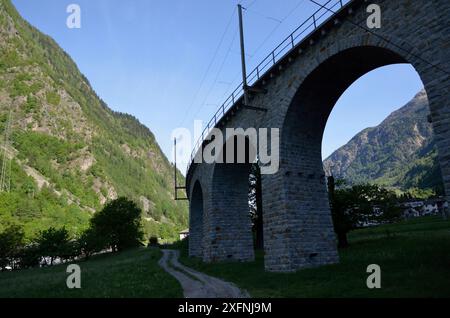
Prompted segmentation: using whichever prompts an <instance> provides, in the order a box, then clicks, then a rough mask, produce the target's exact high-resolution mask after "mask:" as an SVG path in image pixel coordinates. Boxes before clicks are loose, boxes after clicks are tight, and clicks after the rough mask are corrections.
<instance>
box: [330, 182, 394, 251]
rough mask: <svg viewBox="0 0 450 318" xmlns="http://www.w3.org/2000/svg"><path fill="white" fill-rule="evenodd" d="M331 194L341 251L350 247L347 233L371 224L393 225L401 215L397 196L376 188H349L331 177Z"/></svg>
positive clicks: (368, 185)
mask: <svg viewBox="0 0 450 318" xmlns="http://www.w3.org/2000/svg"><path fill="white" fill-rule="evenodd" d="M328 193H329V197H330V206H331V214H332V217H333V225H334V231H335V232H336V235H337V238H338V247H340V248H345V247H347V246H348V245H349V244H348V239H347V234H348V233H349V232H350V231H352V230H354V229H356V228H359V227H362V226H365V225H369V224H380V223H387V222H393V221H395V220H397V219H399V218H400V216H401V209H400V208H399V207H398V204H397V196H396V195H395V193H394V192H393V191H389V190H387V189H384V188H381V187H379V186H377V185H371V184H363V185H354V186H352V187H346V186H345V182H344V181H342V180H338V181H337V182H335V180H334V178H333V177H329V178H328Z"/></svg>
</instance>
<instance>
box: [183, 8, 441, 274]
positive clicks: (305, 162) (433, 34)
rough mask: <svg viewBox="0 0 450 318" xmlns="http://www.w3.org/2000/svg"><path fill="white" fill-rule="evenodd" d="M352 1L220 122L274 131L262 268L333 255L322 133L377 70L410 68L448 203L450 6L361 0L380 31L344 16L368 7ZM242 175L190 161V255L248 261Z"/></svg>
mask: <svg viewBox="0 0 450 318" xmlns="http://www.w3.org/2000/svg"><path fill="white" fill-rule="evenodd" d="M353 3H354V5H353V6H352V7H351V8H352V11H351V12H350V11H348V12H345V16H344V17H342V16H340V17H339V21H338V22H337V21H336V22H335V23H333V24H332V26H327V25H325V26H324V28H323V30H318V31H317V32H316V33H317V34H316V35H314V36H313V37H312V38H311V41H308V42H307V43H306V44H305V45H304V46H303V47H302V50H301V51H300V50H296V52H293V53H292V54H290V55H289V56H288V57H287V58H286V59H284V60H283V61H281V62H280V63H279V65H277V67H276V68H273V69H272V71H271V72H270V73H268V74H267V76H266V77H265V78H263V79H262V80H261V81H260V82H259V83H258V85H259V86H260V87H261V88H264V89H265V90H266V91H267V93H258V94H254V95H253V96H252V98H251V105H253V106H257V107H262V108H266V109H267V112H256V111H254V110H250V109H246V108H240V109H239V110H237V111H235V112H234V114H233V115H229V116H227V118H226V119H224V120H223V121H222V125H221V126H220V128H221V129H222V130H225V128H227V127H234V128H237V127H242V128H244V129H247V128H250V127H254V128H256V129H258V128H269V129H270V128H279V129H280V138H281V140H280V148H279V155H280V168H279V170H278V172H277V173H275V174H270V175H263V176H262V199H263V202H262V203H263V204H262V205H263V212H264V217H263V219H264V249H265V267H266V270H269V271H278V272H289V271H296V270H298V269H302V268H307V267H313V266H319V265H324V264H332V263H336V262H338V261H339V257H338V253H337V248H336V239H335V234H334V230H333V224H332V219H331V214H330V208H329V203H328V194H327V187H326V180H325V175H324V172H323V166H322V156H321V144H322V136H323V131H324V129H325V125H326V122H327V120H328V117H329V115H330V113H331V111H332V109H333V107H334V105H335V103H336V102H337V100H338V99H339V97H340V96H341V95H342V94H343V93H344V91H345V90H346V89H347V88H348V87H349V86H350V85H351V84H352V83H354V82H355V81H356V80H357V79H358V78H359V77H361V76H363V75H364V74H366V73H367V72H370V71H372V70H374V69H376V68H378V67H382V66H385V65H391V64H396V63H409V64H411V65H413V66H414V67H415V69H416V70H417V72H418V74H419V75H420V77H421V79H422V81H423V84H424V86H425V90H426V92H427V95H428V100H429V104H430V111H431V119H432V121H433V128H434V133H435V140H436V143H437V146H438V150H439V158H440V163H441V170H442V174H443V177H444V183H445V189H446V193H447V199H448V200H449V201H450V105H449V99H450V89H449V88H450V76H449V74H450V65H449V61H450V37H449V34H450V26H449V24H448V21H449V20H450V3H449V2H447V1H438V0H435V1H430V0H415V1H409V0H396V1H382V0H379V1H371V3H377V4H379V5H380V7H381V9H382V17H383V25H382V28H381V29H377V30H374V31H373V32H367V30H364V29H363V28H359V27H357V26H355V25H354V24H353V23H351V22H349V19H350V20H351V21H365V19H366V18H367V13H366V10H365V9H366V6H367V5H368V4H367V3H366V2H364V1H354V2H353ZM300 52H301V53H300ZM280 66H281V67H280ZM361 107H364V105H361ZM269 150H272V149H270V144H269ZM248 178H249V165H248V164H206V163H203V164H194V165H192V166H191V167H190V169H189V172H188V178H187V186H188V194H189V198H190V222H191V224H190V241H189V244H190V255H191V256H197V257H202V258H203V260H205V261H207V262H217V261H228V260H235V261H249V260H252V259H254V252H253V238H252V232H251V223H250V219H249V207H248V196H247V195H248Z"/></svg>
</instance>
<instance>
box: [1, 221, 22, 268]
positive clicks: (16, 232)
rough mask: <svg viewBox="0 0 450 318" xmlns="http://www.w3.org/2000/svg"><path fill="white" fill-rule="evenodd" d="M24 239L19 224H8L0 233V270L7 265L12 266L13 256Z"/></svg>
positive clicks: (15, 255) (16, 253) (14, 256)
mask: <svg viewBox="0 0 450 318" xmlns="http://www.w3.org/2000/svg"><path fill="white" fill-rule="evenodd" d="M24 240H25V234H24V231H23V228H22V227H21V226H19V225H10V226H9V227H7V228H6V229H5V230H4V231H3V232H2V233H0V270H5V268H6V267H7V266H8V265H9V266H11V267H13V268H14V261H15V258H16V257H17V255H18V252H19V250H20V248H21V247H22V246H23V245H24Z"/></svg>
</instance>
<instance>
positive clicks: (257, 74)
mask: <svg viewBox="0 0 450 318" xmlns="http://www.w3.org/2000/svg"><path fill="white" fill-rule="evenodd" d="M256 76H258V79H259V66H258V67H256Z"/></svg>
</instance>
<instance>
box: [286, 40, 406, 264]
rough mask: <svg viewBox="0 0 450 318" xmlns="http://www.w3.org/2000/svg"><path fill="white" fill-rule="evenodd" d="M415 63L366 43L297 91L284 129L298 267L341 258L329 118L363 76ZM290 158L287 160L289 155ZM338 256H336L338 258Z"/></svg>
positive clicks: (317, 71)
mask: <svg viewBox="0 0 450 318" xmlns="http://www.w3.org/2000/svg"><path fill="white" fill-rule="evenodd" d="M394 64H409V62H408V61H407V60H406V59H405V58H403V57H402V56H400V55H399V54H397V53H395V52H393V51H391V50H389V49H387V48H383V47H375V46H361V47H354V48H350V49H346V50H344V51H341V52H340V53H337V54H336V55H334V56H331V57H329V58H328V59H327V60H325V61H324V62H322V63H321V64H320V65H319V66H318V67H317V68H316V69H315V70H313V71H312V72H311V73H310V74H309V75H308V76H307V78H305V80H304V81H303V83H302V85H301V86H300V88H299V89H298V91H297V92H296V94H295V96H294V98H293V99H292V102H291V104H290V106H289V109H288V112H287V114H286V117H285V121H284V124H283V127H282V132H281V148H280V151H281V153H280V156H281V158H282V167H281V168H282V171H283V174H284V176H283V183H284V187H285V191H284V193H285V196H286V197H285V200H286V202H290V204H289V207H288V210H289V211H288V212H287V214H288V219H289V221H288V222H289V224H290V226H291V228H297V229H298V230H296V231H295V233H296V234H298V241H299V242H300V247H299V248H298V249H297V251H295V252H293V253H292V249H291V253H292V255H290V258H291V262H292V263H293V264H294V265H292V267H294V268H297V267H298V266H314V265H316V264H317V265H319V264H327V263H332V262H335V257H337V256H336V255H335V252H333V251H335V248H336V240H335V236H334V229H333V222H332V220H331V213H330V206H329V200H328V191H327V179H326V175H325V173H324V169H323V163H322V139H323V134H324V130H325V127H326V124H327V121H328V118H329V116H330V114H331V112H332V110H333V108H334V106H335V105H336V103H337V101H338V99H339V98H340V97H341V96H342V95H343V93H344V92H345V91H346V90H347V89H348V88H349V87H350V86H351V85H352V84H353V83H354V82H355V81H357V80H358V79H359V78H360V77H362V76H363V75H365V74H367V73H369V72H371V71H373V70H375V69H378V68H380V67H384V66H388V65H394ZM283 158H284V159H283ZM333 255H334V256H333Z"/></svg>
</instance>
